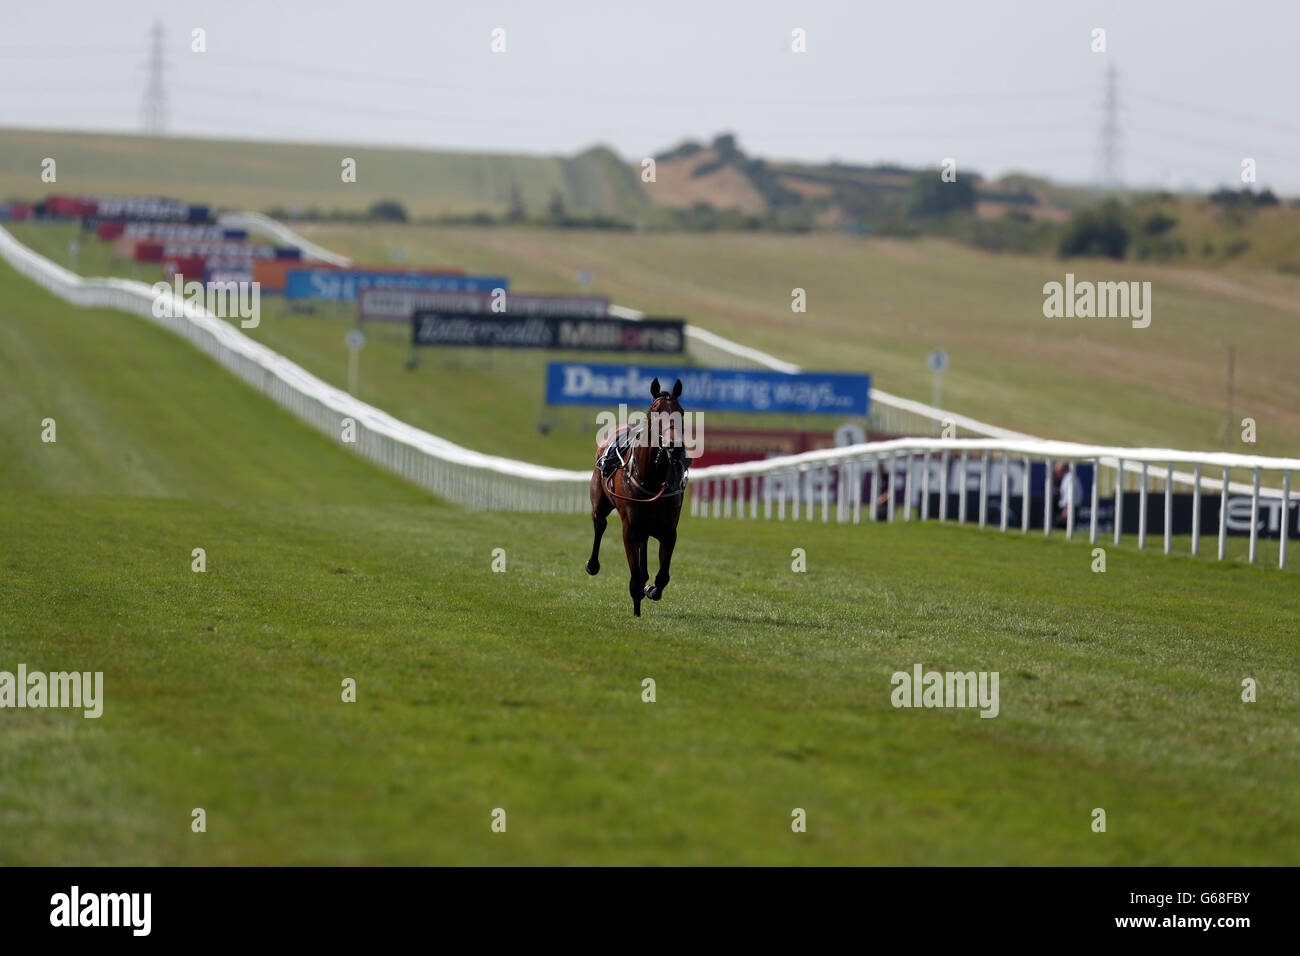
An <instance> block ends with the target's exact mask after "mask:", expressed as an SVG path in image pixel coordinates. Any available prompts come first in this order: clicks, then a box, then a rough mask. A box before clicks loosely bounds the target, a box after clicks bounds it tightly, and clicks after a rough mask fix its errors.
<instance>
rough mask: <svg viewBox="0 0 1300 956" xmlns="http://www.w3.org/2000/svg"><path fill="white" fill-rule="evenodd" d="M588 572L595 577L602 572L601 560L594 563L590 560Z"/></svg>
mask: <svg viewBox="0 0 1300 956" xmlns="http://www.w3.org/2000/svg"><path fill="white" fill-rule="evenodd" d="M587 573H588V574H590V575H592V576H593V577H595V576H596V575H597V574H600V562H599V561H597V562H596V563H595V564H592V563H591V562H590V561H588V562H587Z"/></svg>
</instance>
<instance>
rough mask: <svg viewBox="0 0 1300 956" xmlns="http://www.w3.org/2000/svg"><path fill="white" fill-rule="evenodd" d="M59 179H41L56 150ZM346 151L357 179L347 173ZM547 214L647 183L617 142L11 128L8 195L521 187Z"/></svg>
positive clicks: (267, 199)
mask: <svg viewBox="0 0 1300 956" xmlns="http://www.w3.org/2000/svg"><path fill="white" fill-rule="evenodd" d="M47 156H48V157H52V158H54V159H55V160H56V162H57V163H58V176H59V178H58V182H57V183H55V184H43V183H41V182H40V180H39V179H38V178H37V174H38V173H39V172H40V169H41V161H42V159H43V158H44V157H47ZM345 157H350V158H352V159H355V160H356V162H357V179H356V182H354V183H344V182H343V181H342V178H341V176H340V172H341V163H342V160H343V159H344V158H345ZM516 186H517V187H518V189H519V193H520V196H521V198H522V200H523V203H524V205H525V207H526V208H527V209H528V210H529V211H530V212H532V213H540V212H542V211H543V210H544V209H545V208H546V206H547V204H548V203H549V202H550V201H551V199H552V197H553V196H554V195H555V194H556V193H559V194H560V195H561V196H562V197H563V199H564V203H565V206H566V208H567V209H568V210H569V211H570V212H573V213H577V214H582V215H588V216H594V215H601V216H618V217H628V216H631V215H633V214H634V213H635V211H636V210H637V208H638V207H639V205H640V204H641V203H642V202H644V199H643V197H642V196H641V195H640V193H639V191H638V182H637V180H636V178H635V176H633V174H632V172H631V171H630V170H629V169H628V167H627V166H626V165H625V164H624V162H623V161H622V160H620V159H618V158H617V157H616V156H614V154H613V153H611V152H610V151H609V150H607V149H603V148H593V149H590V150H587V151H586V152H584V153H581V154H579V155H577V156H573V157H559V156H524V155H506V154H486V153H452V152H433V151H429V150H418V149H398V148H383V147H375V146H347V145H332V146H326V145H313V144H302V143H268V142H250V141H239V140H202V139H184V138H179V137H174V138H173V137H169V138H167V139H157V138H151V137H147V136H125V135H107V134H99V133H63V132H43V131H36V130H12V129H10V130H0V197H13V198H28V199H35V198H38V197H40V196H43V195H45V194H46V193H47V192H73V193H102V194H150V195H156V194H162V195H169V196H174V197H176V198H178V199H184V200H188V201H191V202H204V203H211V204H213V205H215V206H217V207H219V208H226V209H258V210H266V209H271V208H279V209H291V208H294V207H296V208H297V210H298V211H299V212H300V213H303V214H307V213H310V212H312V211H313V210H314V211H316V212H318V213H321V214H326V215H328V214H329V213H331V212H334V211H343V212H350V213H361V212H364V211H365V210H367V209H368V208H369V207H370V205H371V204H372V203H374V202H377V201H378V200H381V199H398V200H400V201H401V202H402V203H403V204H404V205H405V207H406V209H407V211H408V213H409V214H410V215H412V216H417V217H418V216H442V215H469V214H473V213H477V212H481V211H485V210H486V211H488V212H491V213H493V214H495V215H502V214H504V213H505V212H506V211H507V209H508V208H509V205H510V202H511V196H512V190H513V189H514V187H516Z"/></svg>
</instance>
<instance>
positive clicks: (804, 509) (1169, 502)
mask: <svg viewBox="0 0 1300 956" xmlns="http://www.w3.org/2000/svg"><path fill="white" fill-rule="evenodd" d="M1034 461H1040V462H1042V464H1043V465H1044V471H1045V473H1046V474H1050V473H1051V472H1052V470H1053V464H1054V463H1059V464H1063V465H1064V466H1065V469H1066V474H1067V475H1068V476H1069V479H1070V481H1071V482H1072V483H1073V482H1074V481H1075V468H1076V467H1077V466H1078V465H1080V464H1085V465H1091V467H1092V473H1093V480H1092V482H1091V486H1090V487H1091V497H1090V500H1089V501H1087V502H1084V501H1082V500H1081V498H1082V493H1081V491H1080V493H1079V495H1077V496H1076V495H1074V494H1069V493H1067V494H1066V495H1065V496H1061V495H1059V490H1058V491H1057V492H1053V493H1049V494H1045V495H1044V494H1040V495H1039V496H1038V501H1039V507H1041V508H1042V509H1043V511H1042V512H1041V513H1036V512H1034V511H1033V510H1032V509H1033V507H1034V505H1033V502H1034V500H1035V499H1034V497H1033V492H1032V489H1031V487H1030V481H1029V480H1028V479H1027V476H1028V475H1029V474H1030V469H1031V465H1032V464H1033V462H1034ZM1175 465H1183V466H1188V465H1190V466H1193V468H1194V471H1193V472H1192V475H1193V478H1192V481H1191V488H1192V506H1191V507H1192V514H1191V519H1190V521H1189V522H1188V527H1189V528H1190V529H1191V531H1190V535H1189V537H1190V541H1191V553H1192V554H1193V555H1195V554H1198V553H1199V552H1200V539H1201V534H1202V532H1201V525H1202V520H1201V515H1202V501H1203V492H1204V491H1205V490H1206V489H1207V486H1208V485H1209V482H1210V480H1211V479H1210V476H1209V475H1207V474H1204V472H1206V471H1210V470H1213V471H1215V472H1221V477H1220V478H1218V479H1216V480H1215V482H1214V483H1215V486H1216V488H1217V490H1218V496H1219V502H1218V504H1219V509H1218V524H1217V537H1218V549H1217V555H1218V559H1219V560H1220V561H1222V560H1223V559H1224V556H1225V554H1226V546H1227V537H1228V522H1229V520H1230V519H1229V512H1230V510H1233V509H1230V507H1229V491H1230V489H1231V488H1238V487H1244V488H1245V489H1246V491H1247V492H1248V493H1249V495H1250V501H1249V510H1248V516H1247V515H1242V514H1240V513H1238V516H1237V517H1236V518H1234V519H1232V520H1233V521H1234V523H1235V524H1237V525H1240V523H1241V521H1242V519H1243V518H1244V519H1246V521H1247V524H1246V528H1247V529H1248V531H1247V532H1246V534H1247V535H1248V537H1249V539H1250V541H1249V546H1248V548H1249V550H1248V555H1249V559H1250V561H1251V563H1252V564H1253V563H1254V562H1255V561H1256V559H1257V558H1258V555H1259V538H1260V531H1261V530H1266V531H1269V532H1272V531H1277V532H1278V566H1279V567H1281V568H1285V567H1286V564H1287V546H1288V539H1289V535H1290V533H1291V525H1292V524H1293V520H1292V512H1293V509H1294V507H1295V506H1296V505H1297V504H1298V503H1300V502H1297V496H1295V495H1292V494H1291V472H1293V471H1296V470H1297V469H1300V459H1296V458H1264V457H1261V456H1258V455H1234V454H1226V453H1217V452H1189V451H1176V450H1174V449H1170V448H1116V447H1112V446H1106V445H1087V444H1080V443H1077V442H1060V441H1043V440H1041V439H1029V440H1019V441H1015V440H1005V439H988V438H949V439H939V438H900V439H894V440H892V441H883V442H873V443H868V444H864V445H852V446H849V447H845V448H826V449H821V450H819V451H812V452H804V453H803V454H799V455H788V456H784V457H781V458H768V459H766V460H763V461H752V462H742V463H739V464H734V465H715V466H712V467H709V468H701V469H699V470H697V471H696V472H694V473H693V474H692V476H691V488H690V499H691V500H690V510H691V514H693V515H697V516H700V517H711V518H746V517H748V518H758V517H760V516H761V517H763V518H772V517H775V518H776V519H777V520H784V519H785V517H786V511H787V508H788V509H789V511H790V517H791V519H793V520H798V519H799V518H800V515H801V513H802V516H803V518H804V520H808V521H811V520H813V518H814V516H815V515H816V513H817V511H818V510H819V509H820V511H821V520H822V521H829V520H830V518H831V516H832V515H834V517H835V520H836V521H840V522H853V523H854V524H857V523H859V522H860V521H862V520H863V519H862V511H863V501H864V499H865V501H866V511H867V520H868V521H876V520H885V521H894V520H898V519H899V518H900V517H901V520H903V521H911V520H912V519H913V513H914V512H915V514H916V517H917V519H918V520H922V521H925V520H929V519H930V518H931V517H935V518H937V519H938V520H940V521H945V520H948V519H949V518H950V517H953V516H952V515H950V514H949V504H950V499H951V498H953V497H955V498H957V501H956V503H955V508H956V511H957V514H956V515H955V518H956V520H957V522H958V523H961V524H965V523H966V522H967V520H968V519H969V520H972V521H976V520H977V521H978V523H979V526H980V527H985V526H986V525H987V524H989V523H990V511H992V512H993V517H994V518H996V523H997V525H998V527H999V528H1000V530H1002V531H1003V532H1004V533H1005V532H1006V531H1007V530H1008V529H1009V528H1012V527H1013V525H1012V520H1011V519H1012V518H1013V517H1014V518H1015V526H1018V528H1019V530H1020V531H1021V532H1022V533H1026V534H1027V533H1029V531H1030V529H1031V525H1033V526H1034V527H1036V528H1037V529H1041V530H1042V532H1043V534H1047V535H1050V534H1051V532H1052V530H1053V528H1054V527H1055V526H1057V522H1058V520H1062V519H1063V522H1064V532H1065V536H1066V538H1067V539H1069V538H1073V537H1074V534H1075V530H1076V527H1075V526H1076V519H1078V518H1080V517H1081V516H1086V518H1087V523H1088V540H1089V542H1090V543H1093V544H1095V543H1096V541H1097V538H1098V535H1099V533H1100V531H1101V530H1102V529H1101V515H1102V513H1103V512H1104V511H1106V510H1107V508H1106V507H1104V506H1109V515H1108V517H1107V521H1108V523H1109V524H1110V530H1111V531H1112V533H1113V535H1114V541H1115V544H1116V545H1119V544H1120V542H1121V540H1122V538H1123V529H1124V527H1125V522H1124V520H1123V515H1124V511H1123V509H1124V495H1123V491H1124V481H1123V480H1122V476H1123V475H1124V474H1125V473H1126V471H1127V470H1128V469H1130V468H1132V469H1136V471H1137V473H1138V474H1139V475H1140V476H1141V480H1140V482H1138V483H1137V487H1136V488H1135V489H1133V490H1135V491H1136V492H1137V494H1138V500H1137V503H1136V507H1137V508H1138V514H1137V521H1136V522H1135V524H1136V526H1137V527H1136V536H1137V544H1138V547H1139V548H1140V549H1142V548H1145V547H1146V542H1147V537H1148V534H1149V533H1150V532H1151V530H1152V528H1153V526H1156V525H1158V529H1157V530H1158V531H1159V532H1160V534H1161V536H1162V537H1163V540H1164V553H1165V554H1170V553H1171V552H1172V550H1173V538H1174V534H1173V527H1174V520H1173V515H1174V512H1173V504H1174V498H1173V495H1174V488H1175V486H1176V485H1178V484H1179V483H1180V482H1179V479H1178V475H1179V474H1181V472H1178V471H1175V468H1174V466H1175ZM1232 469H1240V470H1245V471H1248V472H1250V473H1251V476H1252V480H1251V482H1250V483H1249V484H1247V485H1238V484H1236V483H1232V482H1230V481H1229V475H1230V471H1231V470H1232ZM1264 473H1276V474H1277V475H1278V476H1280V478H1281V489H1280V490H1279V489H1276V488H1267V487H1264V486H1263V485H1262V483H1261V478H1262V475H1263V474H1264ZM1040 487H1041V486H1040ZM1067 487H1075V486H1074V485H1071V486H1067ZM1077 487H1078V488H1080V489H1082V482H1081V481H1080V483H1079V484H1078V485H1077ZM900 491H901V494H900V493H899V492H900ZM972 493H974V495H975V504H974V506H973V510H974V514H973V515H970V514H968V512H969V511H970V510H971V508H970V507H969V506H968V499H969V498H970V497H971V494H972ZM1153 494H1160V496H1161V498H1162V501H1163V514H1162V517H1161V518H1159V519H1156V518H1153V516H1152V509H1151V508H1149V507H1148V504H1149V501H1150V499H1151V497H1152V495H1153ZM934 496H937V500H938V503H937V505H936V509H937V514H934V515H933V516H932V515H931V510H932V509H931V499H932V497H934ZM1103 496H1104V499H1103ZM1060 497H1065V505H1064V509H1063V510H1064V515H1063V516H1062V515H1060V511H1061V510H1062V509H1061V507H1060ZM882 498H883V499H885V500H884V501H883V502H882V501H880V499H882ZM1054 498H1055V500H1054ZM1076 498H1077V499H1079V500H1076ZM878 503H879V507H877V504H878ZM1234 504H1236V502H1234ZM1241 510H1244V509H1241ZM881 512H883V514H882V513H881ZM1265 512H1267V513H1265ZM1040 517H1041V522H1040V521H1039V519H1040Z"/></svg>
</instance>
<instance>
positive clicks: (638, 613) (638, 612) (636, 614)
mask: <svg viewBox="0 0 1300 956" xmlns="http://www.w3.org/2000/svg"><path fill="white" fill-rule="evenodd" d="M632 614H633V616H634V617H640V616H641V609H640V608H639V607H634V608H632Z"/></svg>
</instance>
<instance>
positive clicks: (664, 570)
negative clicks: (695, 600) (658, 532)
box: [645, 528, 677, 601]
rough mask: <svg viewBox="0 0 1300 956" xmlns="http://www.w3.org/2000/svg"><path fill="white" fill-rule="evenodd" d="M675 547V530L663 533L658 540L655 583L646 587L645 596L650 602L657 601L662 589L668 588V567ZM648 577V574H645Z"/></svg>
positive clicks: (662, 593) (671, 561)
mask: <svg viewBox="0 0 1300 956" xmlns="http://www.w3.org/2000/svg"><path fill="white" fill-rule="evenodd" d="M676 545H677V529H676V528H674V529H673V530H672V531H666V532H664V535H663V537H661V538H660V539H659V573H658V574H656V575H655V583H654V584H653V585H646V589H645V596H646V597H648V598H649V599H650V600H652V601H658V600H659V599H660V598H661V597H663V596H664V588H666V587H668V567H669V565H671V564H672V563H673V548H674V547H676ZM646 576H647V577H649V573H648V572H647V574H646Z"/></svg>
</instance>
